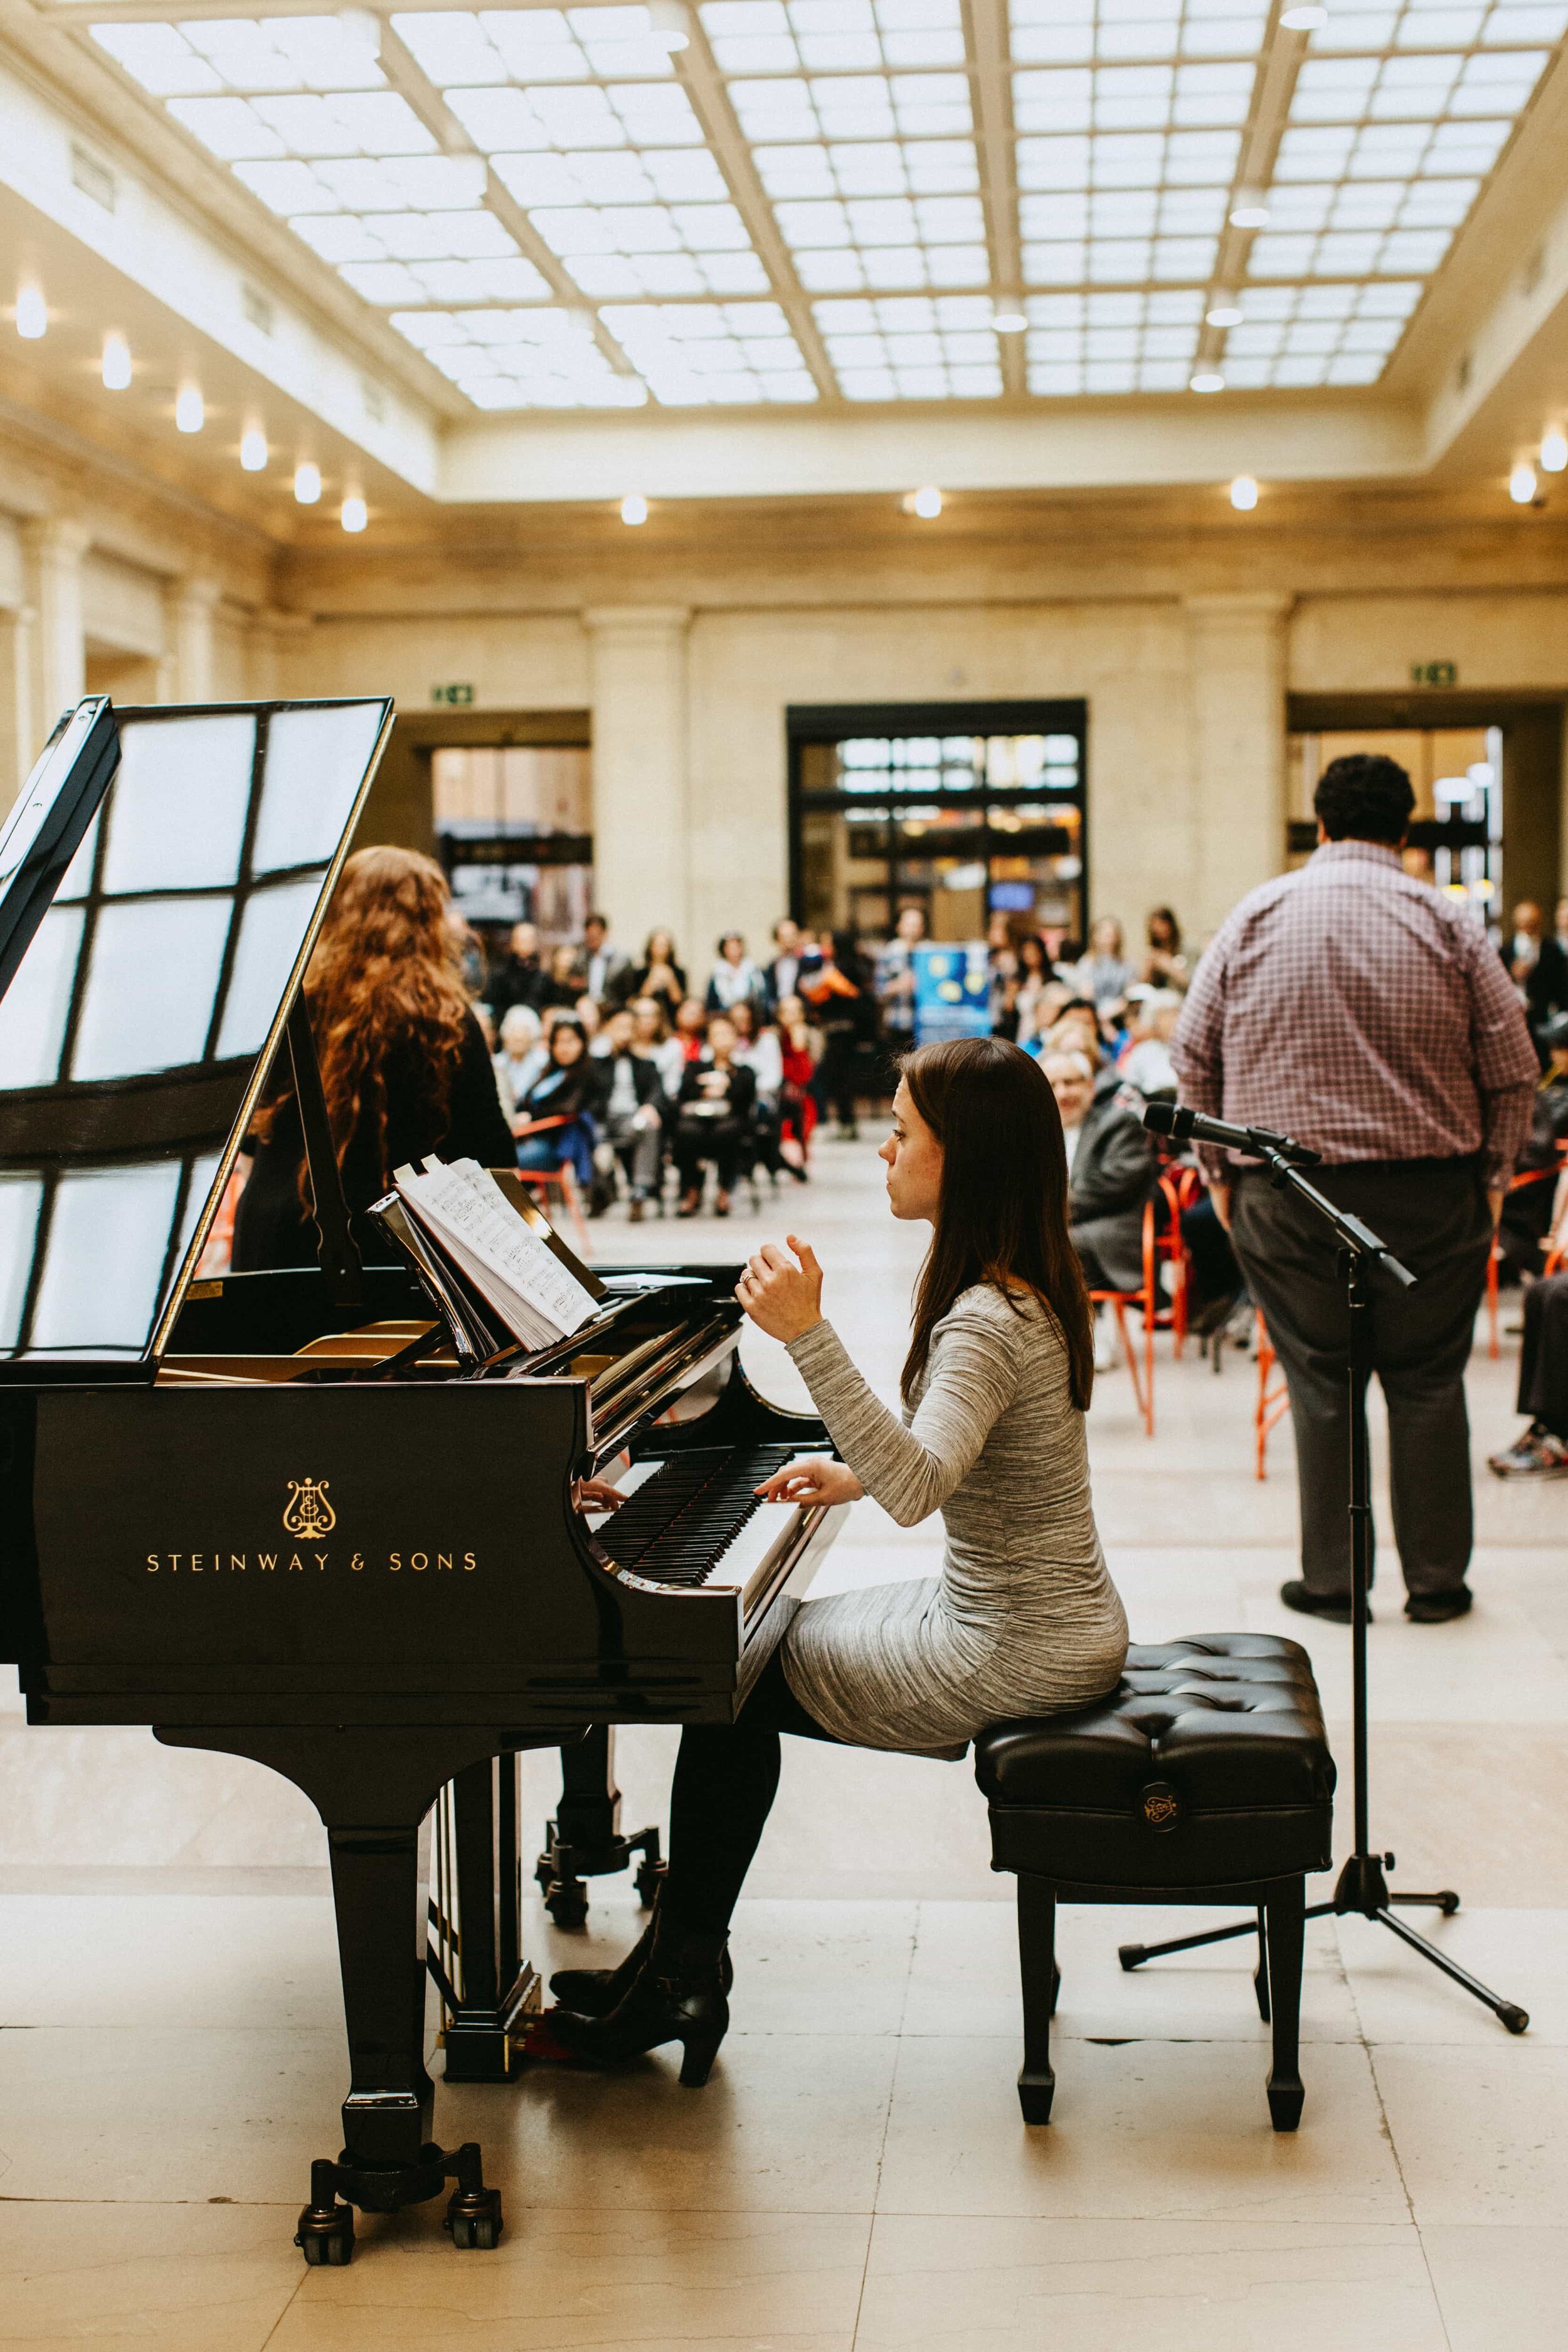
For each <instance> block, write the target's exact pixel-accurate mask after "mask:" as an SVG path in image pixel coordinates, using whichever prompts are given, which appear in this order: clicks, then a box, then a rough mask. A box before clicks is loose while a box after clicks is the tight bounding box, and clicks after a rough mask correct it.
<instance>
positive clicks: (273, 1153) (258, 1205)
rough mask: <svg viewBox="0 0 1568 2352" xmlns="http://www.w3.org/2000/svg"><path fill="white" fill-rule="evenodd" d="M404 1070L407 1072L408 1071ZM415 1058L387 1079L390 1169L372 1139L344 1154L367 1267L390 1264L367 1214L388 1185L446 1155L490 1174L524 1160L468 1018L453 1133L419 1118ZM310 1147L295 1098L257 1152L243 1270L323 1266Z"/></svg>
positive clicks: (402, 1056) (242, 1243) (237, 1256)
mask: <svg viewBox="0 0 1568 2352" xmlns="http://www.w3.org/2000/svg"><path fill="white" fill-rule="evenodd" d="M400 1063H401V1067H400V1066H399V1065H400ZM413 1076H414V1066H413V1060H412V1050H411V1048H410V1047H409V1046H408V1045H404V1046H403V1048H402V1049H401V1053H398V1052H395V1053H394V1055H393V1056H392V1058H391V1060H390V1062H389V1064H388V1066H387V1071H386V1095H387V1119H386V1169H385V1171H382V1169H381V1167H380V1166H379V1165H378V1163H377V1160H376V1157H375V1154H374V1150H372V1148H371V1145H370V1139H369V1138H368V1136H365V1137H363V1138H362V1137H359V1136H356V1137H355V1138H354V1139H353V1142H352V1143H351V1144H350V1146H349V1149H348V1150H347V1152H346V1153H345V1154H344V1157H343V1162H342V1170H343V1192H344V1194H345V1197H346V1198H347V1201H348V1204H349V1213H350V1215H351V1217H352V1218H353V1232H354V1239H355V1240H356V1241H357V1242H358V1244H359V1246H360V1250H361V1252H362V1254H363V1256H364V1259H365V1262H366V1263H367V1265H384V1264H385V1263H386V1260H387V1244H386V1243H385V1242H384V1240H383V1239H382V1237H381V1235H380V1234H378V1233H377V1231H376V1229H375V1227H374V1225H373V1224H371V1223H370V1222H369V1220H368V1219H367V1218H366V1217H365V1216H364V1214H363V1212H364V1211H365V1210H366V1209H368V1208H369V1206H370V1204H371V1202H373V1201H377V1200H379V1199H380V1198H381V1196H382V1194H383V1193H384V1192H385V1191H386V1189H387V1184H386V1181H385V1179H389V1178H390V1176H391V1173H392V1171H393V1170H394V1169H395V1168H401V1167H402V1166H403V1164H404V1163H405V1160H422V1159H424V1158H425V1156H426V1153H427V1152H431V1151H438V1152H439V1153H440V1155H441V1157H442V1159H443V1160H478V1161H479V1165H480V1167H481V1168H510V1167H511V1166H512V1164H513V1162H514V1161H515V1160H516V1157H517V1148H516V1145H515V1144H514V1143H513V1141H512V1135H511V1129H510V1127H509V1126H508V1124H507V1118H506V1114H505V1112H504V1111H503V1110H502V1109H501V1107H500V1096H499V1095H498V1093H497V1092H496V1077H495V1070H494V1068H493V1066H492V1065H491V1062H490V1056H489V1047H488V1046H487V1045H486V1044H485V1040H484V1032H483V1031H482V1030H481V1029H480V1027H479V1023H478V1022H477V1021H476V1020H475V1019H474V1016H473V1014H472V1013H468V1014H467V1015H465V1018H464V1023H463V1035H462V1042H461V1044H460V1045H459V1046H458V1059H457V1065H456V1066H455V1068H454V1069H453V1072H452V1087H451V1093H450V1096H449V1097H448V1100H447V1122H446V1127H445V1129H444V1131H443V1130H434V1131H433V1129H432V1127H431V1124H430V1121H429V1118H428V1117H427V1116H426V1117H425V1118H423V1119H421V1118H419V1116H418V1115H417V1114H416V1111H415V1109H414V1108H413V1105H414V1096H415V1089H414V1087H413V1085H412V1083H411V1082H412V1079H413ZM303 1158H304V1142H303V1139H302V1137H301V1134H300V1107H299V1105H298V1103H297V1102H296V1101H295V1099H294V1097H293V1096H292V1095H290V1096H289V1099H288V1101H287V1102H286V1103H285V1104H284V1106H283V1108H282V1109H281V1110H280V1111H279V1115H278V1118H277V1120H276V1122H275V1124H274V1126H273V1129H272V1133H271V1134H270V1136H269V1137H268V1139H267V1141H266V1142H265V1143H263V1144H261V1145H260V1146H259V1147H258V1150H257V1153H256V1159H255V1163H254V1166H253V1167H252V1170H251V1173H250V1181H249V1182H248V1183H247V1185H246V1188H245V1190H244V1192H242V1193H241V1195H240V1200H239V1210H238V1213H237V1216H236V1218H235V1221H234V1269H235V1272H236V1273H237V1274H254V1273H256V1272H258V1271H259V1270H260V1269H261V1268H263V1267H266V1266H278V1265H315V1263H316V1253H317V1236H316V1225H315V1220H314V1219H313V1218H312V1217H310V1216H309V1215H308V1214H307V1213H306V1211H305V1209H304V1207H303V1205H302V1204H301V1202H300V1163H301V1161H302V1160H303Z"/></svg>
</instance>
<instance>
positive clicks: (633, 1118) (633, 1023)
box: [592, 1004, 665, 1225]
mask: <svg viewBox="0 0 1568 2352" xmlns="http://www.w3.org/2000/svg"><path fill="white" fill-rule="evenodd" d="M594 1062H595V1069H596V1070H597V1072H598V1075H599V1084H600V1097H599V1108H598V1111H597V1113H596V1114H595V1116H596V1119H597V1124H598V1129H599V1142H598V1146H597V1148H596V1150H595V1167H596V1169H597V1171H598V1173H599V1176H600V1177H601V1178H603V1177H605V1176H608V1177H609V1178H610V1179H611V1185H610V1191H611V1192H612V1195H613V1191H614V1181H613V1180H614V1171H615V1168H616V1163H617V1162H618V1163H619V1165H620V1166H621V1167H622V1168H624V1169H625V1171H626V1180H627V1181H628V1183H629V1184H630V1186H631V1202H630V1205H629V1209H628V1212H627V1213H628V1215H629V1218H630V1221H631V1223H633V1224H634V1225H636V1224H640V1223H642V1219H643V1215H644V1213H645V1211H646V1208H647V1203H648V1202H649V1201H652V1200H655V1199H657V1198H658V1185H659V1176H660V1173H661V1171H662V1169H663V1164H664V1110H665V1100H664V1088H663V1087H662V1086H661V1085H660V1084H659V1076H658V1065H657V1063H656V1062H655V1061H654V1059H653V1057H652V1055H648V1054H644V1053H639V1052H638V1051H637V1016H636V1014H635V1013H633V1012H632V1010H631V1007H630V1006H629V1005H626V1004H623V1005H621V1006H620V1007H619V1008H618V1009H617V1010H616V1012H614V1013H611V1015H610V1017H609V1019H608V1021H606V1022H605V1051H604V1053H603V1054H595V1056H594ZM606 1158H607V1160H608V1163H609V1164H608V1167H607V1168H606V1166H605V1160H606ZM592 1205H593V1206H594V1207H595V1209H597V1208H600V1207H603V1206H607V1205H608V1203H607V1202H606V1201H605V1199H604V1197H603V1194H602V1192H601V1190H600V1188H599V1186H598V1185H597V1184H595V1191H594V1194H593V1202H592Z"/></svg>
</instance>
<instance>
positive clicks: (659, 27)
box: [647, 0, 691, 55]
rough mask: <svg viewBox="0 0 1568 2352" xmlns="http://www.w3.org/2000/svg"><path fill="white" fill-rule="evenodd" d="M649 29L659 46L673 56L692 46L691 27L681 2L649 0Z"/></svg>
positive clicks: (677, 0) (674, 0) (679, 0)
mask: <svg viewBox="0 0 1568 2352" xmlns="http://www.w3.org/2000/svg"><path fill="white" fill-rule="evenodd" d="M647 28H648V31H649V32H650V33H651V34H652V36H653V38H654V41H655V43H656V44H657V46H658V47H659V48H661V49H668V50H669V51H670V52H671V54H672V55H673V53H674V52H675V51H676V50H677V49H684V48H687V47H689V46H690V42H691V27H690V26H689V24H688V23H687V21H686V11H685V9H684V8H683V7H682V5H681V0H648V11H647Z"/></svg>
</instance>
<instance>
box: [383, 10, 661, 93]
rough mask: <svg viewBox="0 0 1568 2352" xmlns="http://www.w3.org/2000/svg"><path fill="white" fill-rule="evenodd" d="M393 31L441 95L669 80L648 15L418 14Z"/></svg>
mask: <svg viewBox="0 0 1568 2352" xmlns="http://www.w3.org/2000/svg"><path fill="white" fill-rule="evenodd" d="M392 24H393V29H394V30H395V32H396V34H397V35H398V37H399V38H400V39H401V40H403V41H404V42H405V43H406V45H407V47H408V48H409V49H410V50H411V52H412V53H413V55H414V57H415V58H416V59H417V60H418V62H419V64H420V65H421V66H422V67H423V68H424V70H425V71H426V73H427V74H428V75H429V77H430V79H431V80H432V81H433V82H435V83H436V84H437V87H438V88H440V87H444V86H445V85H446V84H447V83H448V82H465V83H466V82H482V81H505V80H513V81H519V82H570V81H587V80H590V79H593V78H594V77H595V76H598V77H600V78H601V79H619V78H621V77H622V76H625V77H627V78H630V77H632V76H636V77H637V79H639V80H659V79H668V78H669V77H670V76H671V75H672V74H673V72H674V70H675V68H674V66H673V64H672V62H671V59H670V56H669V52H668V50H667V49H665V48H663V47H661V46H660V45H659V44H658V42H657V41H656V40H655V39H654V38H653V37H652V28H651V26H650V24H649V21H648V14H647V9H646V8H644V7H608V8H568V9H566V10H564V11H563V10H561V9H559V8H495V9H482V10H480V11H479V13H478V14H477V15H474V14H470V13H469V12H468V11H467V10H464V9H454V10H451V11H446V10H440V11H426V10H415V11H410V12H409V13H408V14H406V15H398V16H394V17H393V19H392Z"/></svg>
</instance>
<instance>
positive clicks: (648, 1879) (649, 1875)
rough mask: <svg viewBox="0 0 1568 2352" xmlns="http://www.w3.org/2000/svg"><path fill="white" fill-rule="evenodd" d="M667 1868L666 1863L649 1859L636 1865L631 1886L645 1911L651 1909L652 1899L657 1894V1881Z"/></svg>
mask: <svg viewBox="0 0 1568 2352" xmlns="http://www.w3.org/2000/svg"><path fill="white" fill-rule="evenodd" d="M668 1867H669V1865H668V1863H664V1862H655V1861H653V1860H652V1859H651V1858H650V1859H649V1860H648V1861H647V1862H643V1863H639V1864H638V1865H637V1876H636V1877H635V1878H634V1879H633V1881H632V1884H633V1885H634V1886H635V1887H636V1888H637V1901H638V1902H639V1903H640V1904H641V1905H642V1907H643V1909H644V1910H645V1911H648V1910H651V1909H652V1907H653V1898H654V1896H655V1895H657V1894H658V1885H659V1881H660V1879H661V1878H662V1877H663V1876H664V1874H665V1872H666V1871H667V1870H668Z"/></svg>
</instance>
